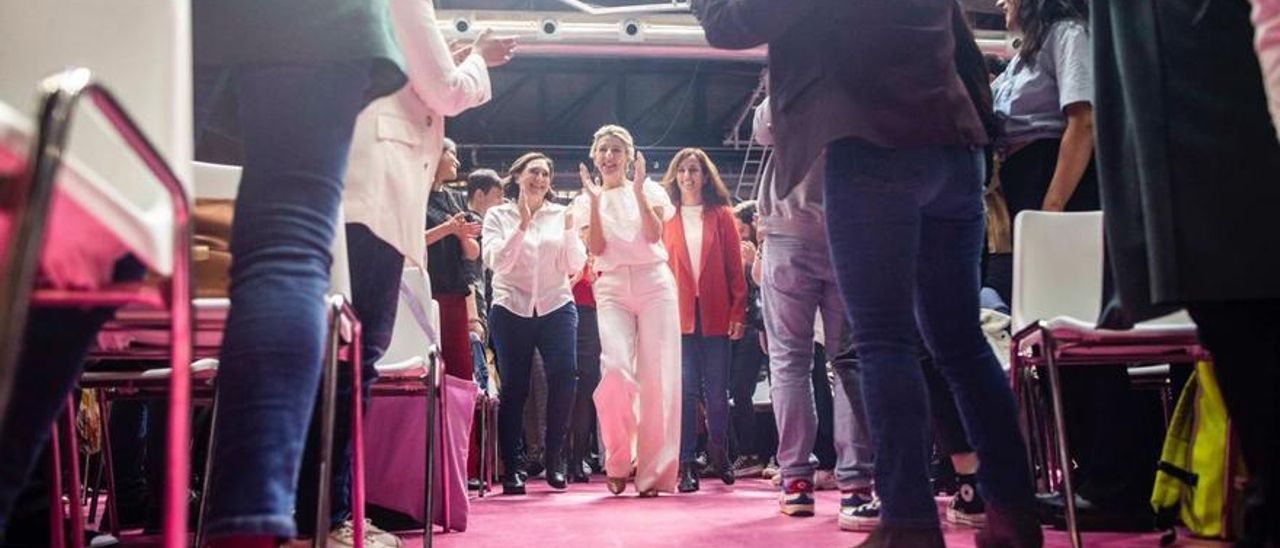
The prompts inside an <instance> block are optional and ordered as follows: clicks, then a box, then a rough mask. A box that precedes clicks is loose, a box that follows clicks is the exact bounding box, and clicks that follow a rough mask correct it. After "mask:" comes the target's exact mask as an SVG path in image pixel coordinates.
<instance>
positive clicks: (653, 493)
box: [640, 489, 658, 499]
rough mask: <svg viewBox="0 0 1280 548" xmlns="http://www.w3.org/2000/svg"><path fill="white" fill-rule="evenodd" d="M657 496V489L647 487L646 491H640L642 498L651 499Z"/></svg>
mask: <svg viewBox="0 0 1280 548" xmlns="http://www.w3.org/2000/svg"><path fill="white" fill-rule="evenodd" d="M657 496H658V490H657V489H645V490H644V491H641V492H640V498H642V499H651V498H655V497H657Z"/></svg>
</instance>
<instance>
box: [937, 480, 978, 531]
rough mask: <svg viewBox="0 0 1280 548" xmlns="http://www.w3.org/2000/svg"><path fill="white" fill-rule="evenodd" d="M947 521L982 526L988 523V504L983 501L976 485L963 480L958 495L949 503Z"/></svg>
mask: <svg viewBox="0 0 1280 548" xmlns="http://www.w3.org/2000/svg"><path fill="white" fill-rule="evenodd" d="M947 521H948V522H950V523H954V524H957V525H968V526H970V527H982V526H983V525H986V523H987V505H986V504H985V503H983V502H982V495H980V494H978V488H977V486H976V485H974V484H973V483H970V482H965V481H961V482H959V483H958V484H957V488H956V495H955V496H954V497H952V499H951V502H950V503H949V504H947Z"/></svg>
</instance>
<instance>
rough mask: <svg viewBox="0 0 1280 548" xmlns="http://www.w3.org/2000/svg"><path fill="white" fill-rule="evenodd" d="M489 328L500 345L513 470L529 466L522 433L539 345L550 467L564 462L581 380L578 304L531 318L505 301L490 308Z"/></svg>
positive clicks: (507, 450) (503, 424)
mask: <svg viewBox="0 0 1280 548" xmlns="http://www.w3.org/2000/svg"><path fill="white" fill-rule="evenodd" d="M489 329H490V330H491V332H492V333H493V344H494V346H495V347H497V350H498V369H499V374H500V375H501V376H502V391H501V392H500V393H499V394H498V442H499V444H500V446H501V448H502V461H503V462H504V463H506V465H507V470H515V469H523V467H524V462H523V460H524V457H523V455H522V454H521V451H520V437H521V435H522V434H523V433H524V405H525V400H526V399H528V397H529V372H530V369H532V368H533V351H534V350H535V349H537V351H538V353H539V354H540V355H542V361H543V367H544V368H545V370H546V372H547V430H546V441H545V444H544V447H545V452H544V455H545V456H546V465H547V467H548V468H551V467H553V466H557V467H558V466H560V465H562V464H563V462H564V458H563V457H564V453H563V449H564V439H565V432H566V431H567V430H568V429H569V412H570V411H571V410H572V409H573V397H574V390H575V387H576V386H577V384H578V380H577V378H578V354H577V350H576V349H575V346H574V345H575V342H576V340H577V337H578V309H577V308H576V307H575V306H574V305H573V303H568V304H566V305H564V306H562V307H560V308H557V309H555V310H553V311H551V312H548V313H547V314H546V315H543V316H534V317H532V318H526V317H523V316H518V315H516V314H513V313H512V312H511V311H509V310H507V309H506V308H503V307H502V306H501V305H494V306H493V308H491V309H490V312H489Z"/></svg>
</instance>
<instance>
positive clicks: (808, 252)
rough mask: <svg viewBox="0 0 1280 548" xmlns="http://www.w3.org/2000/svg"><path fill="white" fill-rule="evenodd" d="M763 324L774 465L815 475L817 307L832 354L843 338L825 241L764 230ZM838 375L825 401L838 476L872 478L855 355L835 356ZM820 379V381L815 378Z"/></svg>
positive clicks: (792, 474) (847, 482)
mask: <svg viewBox="0 0 1280 548" xmlns="http://www.w3.org/2000/svg"><path fill="white" fill-rule="evenodd" d="M761 252H762V253H763V254H764V255H763V256H762V258H761V260H762V261H763V263H764V264H763V266H764V284H762V285H761V288H760V291H761V296H762V297H763V300H764V311H763V312H764V324H765V331H766V333H768V335H769V371H770V375H771V376H772V383H771V385H770V388H769V397H770V399H771V400H772V401H773V413H774V420H775V421H776V422H777V425H778V466H779V467H780V472H781V474H782V479H783V480H792V479H808V480H810V481H812V480H813V471H814V467H815V465H817V464H818V459H816V458H815V457H814V454H813V452H814V443H815V441H816V440H817V439H818V431H819V424H820V420H819V416H818V403H819V401H820V396H823V394H817V393H815V392H814V389H815V386H817V387H819V389H827V388H828V387H829V386H830V385H829V384H828V383H827V375H826V370H825V367H826V364H825V362H824V361H818V362H815V360H814V350H815V349H814V341H813V338H814V318H815V317H816V315H817V314H818V313H821V314H822V325H823V328H824V329H823V334H824V336H825V338H826V341H825V345H824V346H825V350H826V351H827V352H829V353H831V355H832V356H833V357H834V356H836V355H838V353H839V352H840V349H842V348H843V347H844V346H847V345H845V344H843V338H844V337H845V327H846V322H845V316H844V310H845V307H844V303H843V302H841V300H840V295H839V291H838V288H837V287H836V283H835V282H836V280H835V272H834V271H833V270H832V266H831V259H830V255H829V253H828V252H827V249H826V246H825V245H823V242H813V241H810V240H806V239H801V238H796V237H792V236H785V235H780V234H770V235H768V236H766V237H765V243H764V249H763V250H762V251H761ZM833 361H834V365H835V367H834V369H835V371H836V376H837V379H838V380H839V381H840V382H839V383H837V385H836V387H835V388H836V393H835V396H838V397H834V398H833V397H832V396H826V400H827V402H830V403H831V407H829V409H831V412H832V416H833V417H834V419H835V420H834V423H833V425H832V430H833V431H832V438H833V442H834V443H833V445H834V446H835V453H836V466H835V474H836V482H837V483H838V484H839V485H840V488H841V489H857V488H864V487H868V486H870V485H871V475H872V473H873V471H874V469H875V452H874V451H873V450H872V443H871V440H870V435H869V434H868V432H867V426H866V424H867V420H866V417H865V413H864V408H863V405H862V387H861V385H860V381H861V374H860V372H859V369H858V361H857V360H844V359H841V360H833ZM819 381H820V382H819Z"/></svg>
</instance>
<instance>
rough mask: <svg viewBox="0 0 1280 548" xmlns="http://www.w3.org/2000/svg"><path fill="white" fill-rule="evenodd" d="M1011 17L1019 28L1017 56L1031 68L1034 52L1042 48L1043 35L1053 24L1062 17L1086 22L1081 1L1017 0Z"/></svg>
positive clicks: (1083, 5)
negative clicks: (1020, 36)
mask: <svg viewBox="0 0 1280 548" xmlns="http://www.w3.org/2000/svg"><path fill="white" fill-rule="evenodd" d="M1013 19H1014V21H1017V23H1018V29H1019V30H1021V31H1022V41H1021V43H1020V44H1018V55H1019V56H1020V57H1022V62H1023V63H1026V64H1027V66H1029V67H1031V66H1035V64H1036V55H1037V54H1038V53H1040V48H1042V47H1044V40H1045V37H1047V36H1048V35H1049V29H1050V28H1052V27H1053V24H1054V23H1057V22H1058V21H1061V20H1063V19H1075V20H1077V21H1080V22H1087V21H1088V20H1089V7H1088V5H1086V4H1085V0H1018V5H1017V9H1016V10H1015V11H1014V13H1013Z"/></svg>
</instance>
